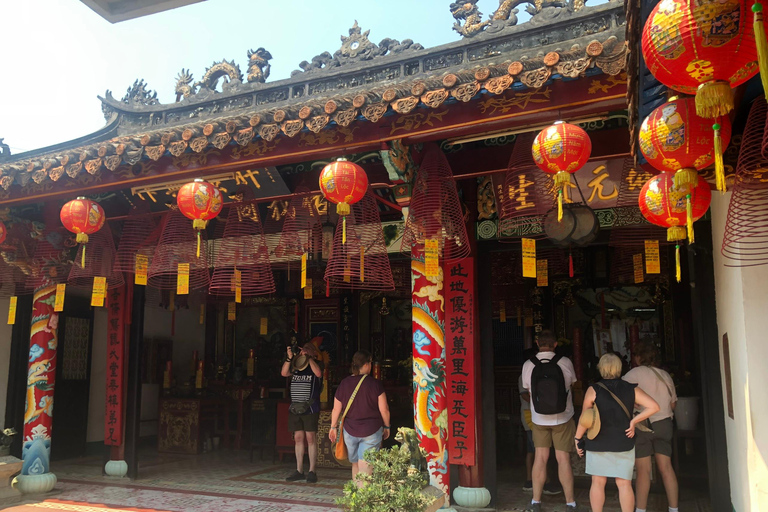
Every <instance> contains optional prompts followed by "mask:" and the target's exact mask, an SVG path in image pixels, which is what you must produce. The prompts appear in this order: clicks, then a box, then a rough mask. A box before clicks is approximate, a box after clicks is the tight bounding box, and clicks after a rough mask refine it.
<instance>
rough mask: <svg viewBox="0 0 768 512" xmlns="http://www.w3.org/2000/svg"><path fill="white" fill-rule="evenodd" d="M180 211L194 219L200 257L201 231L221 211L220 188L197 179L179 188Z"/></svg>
mask: <svg viewBox="0 0 768 512" xmlns="http://www.w3.org/2000/svg"><path fill="white" fill-rule="evenodd" d="M176 204H178V205H179V211H181V213H183V214H184V216H185V217H187V218H188V219H192V227H193V228H195V230H196V231H197V257H198V258H199V257H200V231H202V230H203V229H205V227H206V226H207V225H208V221H209V220H211V219H213V218H214V217H216V216H217V215H218V214H219V212H221V207H222V199H221V192H220V191H219V189H218V188H216V187H215V186H213V185H211V184H210V183H208V182H207V181H205V180H201V179H196V180H195V181H193V182H192V183H187V184H186V185H184V186H183V187H181V188H180V189H179V192H178V194H176Z"/></svg>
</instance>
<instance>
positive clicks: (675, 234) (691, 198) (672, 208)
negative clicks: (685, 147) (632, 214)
mask: <svg viewBox="0 0 768 512" xmlns="http://www.w3.org/2000/svg"><path fill="white" fill-rule="evenodd" d="M711 200H712V192H711V191H710V189H709V184H707V182H706V180H704V178H702V177H701V176H698V182H697V184H696V185H695V186H690V185H687V186H684V187H677V186H675V184H674V179H673V178H672V175H671V174H669V173H661V174H659V175H658V176H654V177H653V178H651V179H650V180H648V181H647V182H646V183H645V185H643V188H642V189H641V190H640V195H639V197H638V205H639V206H640V212H641V213H642V214H643V217H645V218H646V219H647V220H648V222H650V223H651V224H656V225H657V226H662V227H665V228H667V240H668V241H670V242H680V241H681V240H685V239H686V233H687V238H688V241H689V242H690V243H694V241H695V240H694V232H693V223H694V222H696V221H697V220H699V219H700V218H701V217H703V216H704V214H705V213H707V210H708V209H709V203H710V201H711ZM686 228H687V229H686ZM676 259H677V281H678V282H679V281H680V245H679V243H678V245H677V258H676Z"/></svg>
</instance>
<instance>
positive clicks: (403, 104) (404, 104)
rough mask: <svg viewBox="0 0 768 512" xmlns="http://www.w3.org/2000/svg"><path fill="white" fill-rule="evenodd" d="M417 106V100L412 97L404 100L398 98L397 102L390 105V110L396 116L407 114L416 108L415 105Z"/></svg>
mask: <svg viewBox="0 0 768 512" xmlns="http://www.w3.org/2000/svg"><path fill="white" fill-rule="evenodd" d="M418 104H419V98H416V97H414V96H408V97H406V98H400V99H399V100H397V101H396V102H394V103H393V104H392V109H393V110H394V111H395V112H397V113H398V114H408V113H410V112H411V111H412V110H413V109H414V108H416V105H418Z"/></svg>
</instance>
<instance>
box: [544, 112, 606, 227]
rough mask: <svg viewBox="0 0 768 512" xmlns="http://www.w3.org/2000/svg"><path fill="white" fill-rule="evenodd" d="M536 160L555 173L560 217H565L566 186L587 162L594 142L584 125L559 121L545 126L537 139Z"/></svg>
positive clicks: (546, 169) (549, 171)
mask: <svg viewBox="0 0 768 512" xmlns="http://www.w3.org/2000/svg"><path fill="white" fill-rule="evenodd" d="M531 151H532V152H533V161H534V162H535V163H536V165H537V166H538V167H539V169H541V170H542V171H544V172H546V173H549V174H554V175H555V176H554V178H553V179H554V180H555V189H556V190H557V206H558V215H557V219H558V220H561V219H562V217H563V188H565V186H566V185H567V184H568V183H570V182H571V176H570V175H571V174H573V173H575V172H576V171H578V170H579V169H581V168H582V167H584V164H586V163H587V160H589V156H590V154H591V153H592V141H591V140H590V138H589V135H587V132H585V131H584V130H582V129H581V128H580V127H578V126H576V125H573V124H568V123H564V122H562V121H558V122H556V123H555V124H553V125H552V126H550V127H549V128H545V129H544V130H542V131H541V132H539V134H538V135H537V136H536V139H535V140H534V141H533V147H532V148H531Z"/></svg>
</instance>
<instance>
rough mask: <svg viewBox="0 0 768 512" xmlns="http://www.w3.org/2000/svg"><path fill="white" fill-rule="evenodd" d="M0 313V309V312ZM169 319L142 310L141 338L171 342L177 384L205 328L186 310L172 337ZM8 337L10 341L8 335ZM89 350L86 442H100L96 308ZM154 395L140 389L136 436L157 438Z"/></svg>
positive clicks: (100, 313)
mask: <svg viewBox="0 0 768 512" xmlns="http://www.w3.org/2000/svg"><path fill="white" fill-rule="evenodd" d="M0 308H2V302H0ZM6 310H7V305H6ZM1 311H2V309H0V312H1ZM0 314H1V313H0ZM171 318H172V314H171V312H169V311H165V310H162V309H157V308H146V309H145V310H144V337H145V338H153V337H154V338H167V339H170V340H172V341H173V374H174V375H175V376H176V377H177V381H178V382H179V383H181V382H184V381H185V380H186V379H188V378H189V377H190V376H191V365H190V361H191V359H192V352H193V351H195V350H197V351H198V354H200V357H202V356H203V353H204V351H205V326H204V325H200V321H199V319H200V317H199V311H198V312H197V313H195V312H193V311H192V310H190V309H181V310H178V311H176V329H175V334H174V335H173V336H171ZM3 327H5V326H3V325H0V335H2V332H3V331H2V328H3ZM8 337H10V334H9V335H8ZM9 346H10V342H9ZM3 347H4V345H3V342H2V341H0V375H3V373H2V371H3V368H2V364H4V363H3V362H4V361H7V359H8V358H7V357H5V358H2V350H3ZM92 350H93V354H92V360H91V390H90V397H89V406H88V435H87V441H88V442H95V441H103V440H104V415H105V412H106V380H107V310H106V308H98V309H97V310H96V312H95V317H94V323H93V349H92ZM126 363H127V362H126ZM5 364H7V363H5ZM126 371H127V367H126ZM6 374H7V371H6ZM5 384H6V383H5V382H3V383H0V392H2V397H1V398H0V400H2V402H0V405H2V409H0V410H4V408H5V407H4V405H5V392H4V391H3V390H4V387H3V386H5ZM158 393H159V386H158V385H154V384H144V385H142V400H141V419H142V421H143V422H144V423H142V424H141V430H140V435H142V436H149V435H155V434H157V424H156V423H153V422H152V421H153V420H156V419H157V417H158V414H157V412H158V409H157V407H158Z"/></svg>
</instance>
